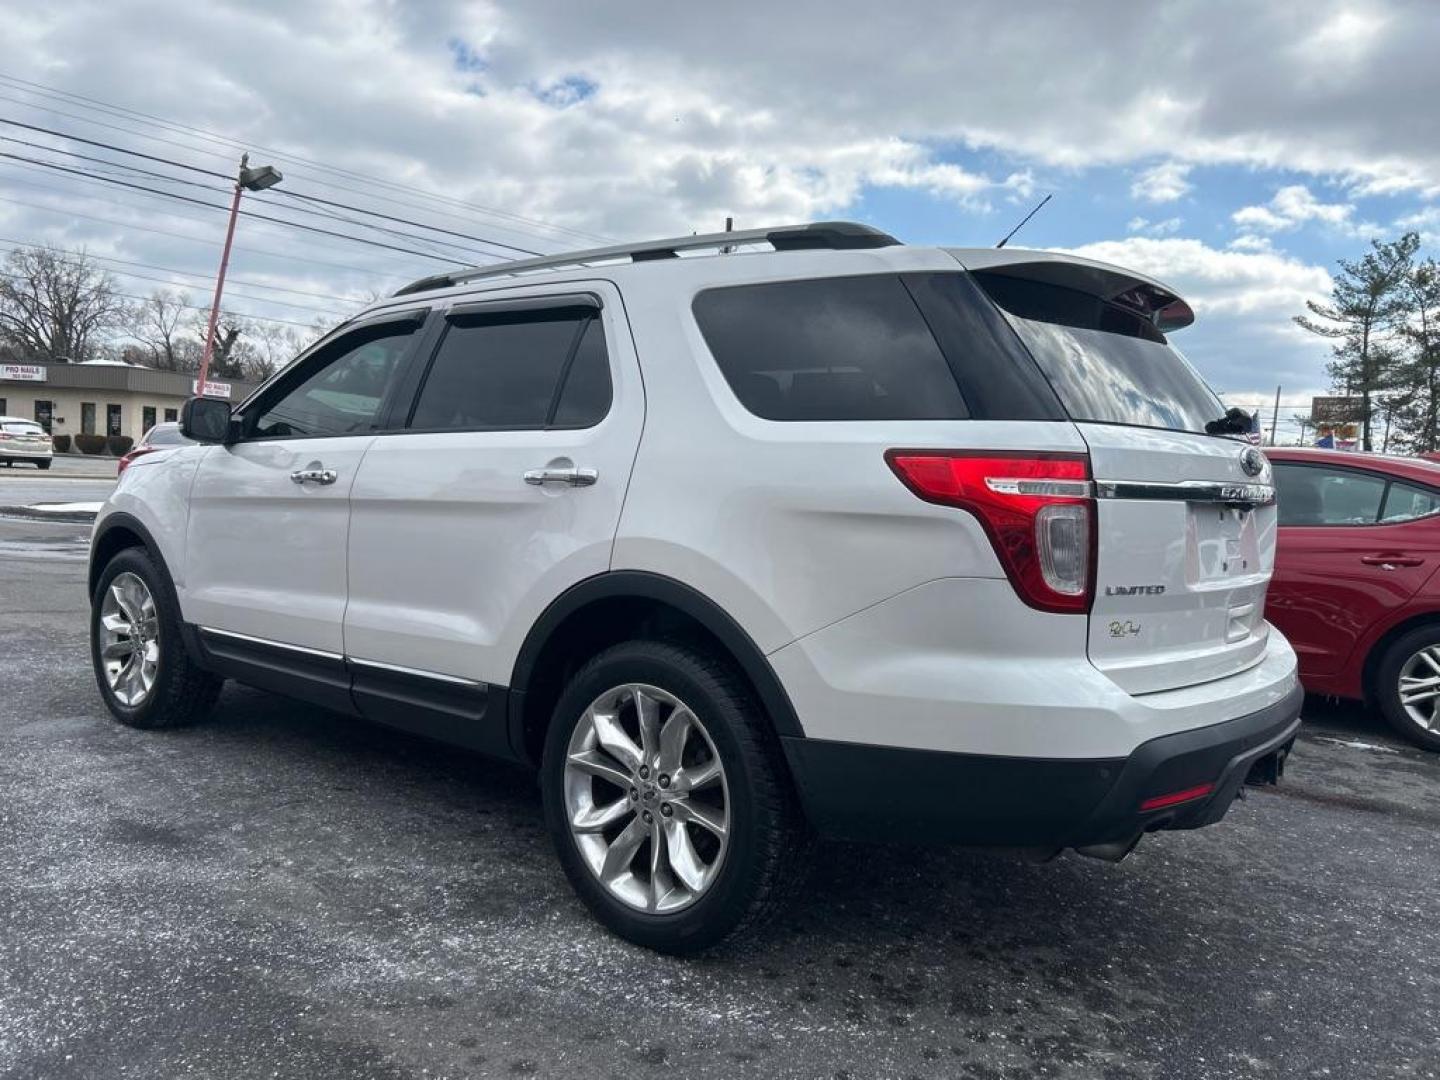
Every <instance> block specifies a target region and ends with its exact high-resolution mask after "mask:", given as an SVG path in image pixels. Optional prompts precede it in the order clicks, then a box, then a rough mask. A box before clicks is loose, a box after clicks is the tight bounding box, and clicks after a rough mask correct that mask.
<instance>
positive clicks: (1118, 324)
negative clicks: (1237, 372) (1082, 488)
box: [973, 271, 1225, 432]
mask: <svg viewBox="0 0 1440 1080" xmlns="http://www.w3.org/2000/svg"><path fill="white" fill-rule="evenodd" d="M973 277H974V279H975V281H976V282H977V283H978V284H979V286H980V287H981V288H982V289H984V290H985V293H986V295H988V296H989V297H990V299H992V300H993V301H995V303H996V305H997V306H999V307H1000V309H1001V310H1002V311H1004V312H1005V315H1006V317H1007V318H1008V319H1009V320H1010V324H1011V325H1012V326H1013V327H1014V328H1015V332H1016V333H1017V334H1019V335H1020V338H1021V340H1022V341H1024V342H1025V345H1026V347H1027V348H1028V349H1029V350H1030V353H1031V355H1032V356H1034V357H1035V361H1036V362H1037V363H1038V364H1039V365H1040V369H1041V370H1042V371H1043V372H1044V373H1045V376H1046V378H1048V379H1049V380H1050V385H1051V386H1052V387H1054V389H1055V392H1056V393H1057V394H1058V395H1059V396H1060V400H1061V402H1063V403H1064V405H1065V410H1066V411H1067V412H1068V413H1069V414H1070V416H1071V418H1072V419H1075V420H1081V421H1091V422H1094V423H1101V424H1126V425H1129V426H1131V427H1151V428H1166V429H1169V430H1173V431H1196V432H1203V431H1204V430H1205V425H1206V423H1207V422H1209V421H1211V420H1215V419H1218V418H1219V417H1220V416H1221V415H1222V414H1224V412H1225V406H1224V405H1222V404H1221V403H1220V399H1219V398H1218V397H1216V396H1215V391H1213V390H1211V389H1210V387H1209V386H1207V385H1206V383H1205V380H1204V379H1202V378H1201V377H1200V376H1199V374H1198V373H1197V372H1196V371H1195V369H1194V368H1193V367H1191V366H1190V362H1189V361H1188V360H1186V359H1185V357H1184V356H1183V355H1182V354H1181V353H1180V351H1179V350H1178V349H1176V348H1175V347H1174V346H1173V345H1171V344H1170V343H1169V342H1168V341H1166V340H1165V335H1163V334H1162V333H1160V331H1159V330H1157V329H1155V327H1154V326H1153V325H1152V324H1151V323H1149V322H1148V321H1146V320H1145V319H1143V318H1141V317H1140V316H1139V315H1136V314H1134V313H1133V312H1130V311H1128V310H1126V309H1125V308H1122V307H1120V306H1119V305H1116V304H1112V303H1109V302H1107V301H1105V300H1102V299H1100V298H1099V297H1095V296H1091V295H1089V294H1088V293H1083V292H1080V291H1079V290H1076V289H1067V288H1065V287H1063V286H1060V285H1051V284H1049V283H1048V282H1043V281H1031V280H1028V279H1025V278H1019V277H1013V276H1011V275H1008V274H1002V273H997V272H994V271H976V272H975V273H974V274H973Z"/></svg>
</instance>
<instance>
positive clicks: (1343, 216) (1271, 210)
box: [1230, 184, 1355, 232]
mask: <svg viewBox="0 0 1440 1080" xmlns="http://www.w3.org/2000/svg"><path fill="white" fill-rule="evenodd" d="M1354 213H1355V207H1354V205H1353V204H1351V203H1323V202H1321V201H1320V200H1318V199H1317V198H1315V196H1314V195H1312V194H1311V193H1310V189H1309V188H1307V187H1306V186H1305V185H1304V184H1290V185H1287V186H1286V187H1282V188H1281V189H1280V190H1279V191H1277V192H1276V193H1275V197H1274V198H1272V199H1271V200H1270V201H1269V202H1268V203H1266V204H1265V205H1263V206H1246V207H1243V208H1242V209H1240V210H1237V211H1235V213H1233V214H1232V215H1230V216H1231V219H1232V220H1233V221H1234V222H1235V224H1236V225H1239V226H1240V227H1241V228H1243V229H1253V230H1258V231H1260V232H1284V231H1288V230H1290V229H1296V228H1299V227H1300V226H1301V225H1304V224H1307V223H1309V222H1312V221H1313V222H1319V223H1320V224H1322V225H1328V226H1330V227H1332V228H1335V229H1340V230H1342V231H1346V232H1353V231H1354V230H1355V226H1354V225H1353V223H1352V221H1351V217H1352V216H1353V215H1354Z"/></svg>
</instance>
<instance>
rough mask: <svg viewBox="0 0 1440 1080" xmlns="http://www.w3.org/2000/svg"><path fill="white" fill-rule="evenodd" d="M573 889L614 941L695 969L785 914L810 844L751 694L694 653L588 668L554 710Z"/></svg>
mask: <svg viewBox="0 0 1440 1080" xmlns="http://www.w3.org/2000/svg"><path fill="white" fill-rule="evenodd" d="M541 770H542V775H541V783H542V788H543V792H544V801H545V817H546V823H547V825H548V826H549V829H550V834H551V838H552V839H553V840H554V843H555V848H556V851H557V853H558V854H559V857H560V862H561V865H562V866H563V867H564V869H565V873H566V876H567V877H569V879H570V882H571V884H572V885H573V886H574V887H575V890H576V891H577V892H578V893H579V894H580V897H581V899H582V900H584V902H585V904H586V905H587V906H588V907H589V908H590V910H591V911H592V912H593V913H594V914H595V916H596V917H597V918H598V919H599V920H600V921H601V922H602V923H604V924H605V925H606V926H607V927H609V928H610V929H611V930H613V931H614V932H615V933H617V934H619V935H620V936H621V937H624V938H626V939H628V940H630V941H633V942H635V943H636V944H639V945H645V946H647V947H649V948H652V949H657V950H659V951H662V952H669V953H677V954H685V953H694V952H698V951H700V950H702V949H705V948H708V947H710V946H712V945H715V944H717V943H718V942H720V941H721V940H723V939H724V938H726V937H729V936H730V935H732V934H735V933H736V932H738V931H740V930H742V929H745V928H747V927H749V926H751V925H753V924H755V923H757V922H759V921H761V919H762V918H763V917H764V916H766V915H768V914H771V913H773V912H774V911H775V910H776V909H777V908H778V907H780V906H781V905H782V901H783V898H784V897H785V896H786V895H787V894H788V891H789V888H790V887H791V886H793V885H794V884H795V883H796V882H797V880H798V875H799V874H800V873H801V868H802V866H803V863H804V860H803V858H797V855H801V854H803V853H804V852H805V850H806V849H807V848H808V835H807V830H806V826H805V823H804V821H803V820H802V817H801V814H800V812H799V808H798V806H797V805H796V803H795V798H794V795H793V792H792V791H791V788H790V785H789V780H788V777H787V776H786V774H785V768H784V764H783V761H782V759H781V754H780V750H779V746H778V745H777V743H776V740H775V738H774V735H773V734H772V733H771V732H770V730H769V729H768V727H767V726H766V721H765V718H764V715H763V713H762V711H761V709H760V707H759V705H758V703H757V702H756V701H755V700H754V695H753V694H752V693H751V691H750V689H749V687H748V685H747V684H746V683H745V682H744V680H743V679H741V678H740V677H739V675H738V674H737V673H736V672H735V671H734V670H733V669H732V668H731V667H730V666H729V665H728V664H726V663H723V662H721V661H718V660H716V659H715V658H713V657H711V656H708V655H706V654H705V653H703V652H701V651H699V650H696V649H693V648H691V647H690V646H687V645H679V644H672V643H668V642H656V641H632V642H626V643H624V644H620V645H616V646H614V647H612V648H609V649H607V650H605V651H604V652H602V653H600V654H599V655H598V656H596V657H594V658H593V659H592V660H590V662H589V663H587V664H586V665H585V666H584V667H583V668H581V669H580V671H579V672H577V673H576V674H575V676H574V678H572V679H571V680H570V682H569V684H568V685H567V686H566V688H565V691H564V693H563V694H562V695H561V697H560V701H559V703H558V704H557V705H556V709H555V714H554V718H553V720H552V722H551V725H550V729H549V733H548V735H547V738H546V745H545V752H544V757H543V761H542V765H541Z"/></svg>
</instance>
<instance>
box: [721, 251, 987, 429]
mask: <svg viewBox="0 0 1440 1080" xmlns="http://www.w3.org/2000/svg"><path fill="white" fill-rule="evenodd" d="M694 311H695V319H696V321H697V322H698V323H699V325H700V332H701V333H702V334H704V336H705V342H706V344H707V345H709V347H710V352H711V353H712V354H713V355H714V357H715V360H716V363H718V364H719V366H720V370H721V372H722V373H723V374H724V376H725V380H726V381H727V382H728V383H729V384H730V389H731V390H733V391H734V392H735V396H736V397H737V398H739V400H740V403H741V404H742V405H744V406H745V408H747V409H749V410H750V411H751V412H752V413H754V414H755V415H757V416H760V417H763V418H764V419H766V420H950V419H964V418H966V417H968V416H969V415H970V414H969V411H968V410H967V409H966V407H965V401H964V399H963V398H962V397H961V395H960V388H959V386H958V385H957V384H956V382H955V378H954V376H953V375H952V374H951V372H950V368H949V367H948V366H947V364H946V361H945V356H944V354H943V353H942V352H941V351H940V346H939V344H937V342H936V340H935V336H934V335H933V334H932V333H931V332H930V329H929V327H928V326H927V325H926V323H925V319H924V317H923V316H922V315H921V314H920V309H919V308H918V307H917V306H916V304H915V300H914V299H913V298H912V297H911V295H910V292H909V291H908V290H907V289H906V287H905V285H904V283H903V282H902V281H901V280H900V278H899V277H898V276H897V275H894V274H885V275H874V276H866V277H850V278H817V279H813V280H802V281H781V282H773V283H768V284H761V285H738V286H730V287H726V288H718V289H709V290H706V291H705V292H702V293H700V295H699V296H697V297H696V298H695V305H694Z"/></svg>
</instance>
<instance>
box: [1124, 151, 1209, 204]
mask: <svg viewBox="0 0 1440 1080" xmlns="http://www.w3.org/2000/svg"><path fill="white" fill-rule="evenodd" d="M1190 169H1191V166H1189V165H1186V164H1183V163H1181V162H1178V161H1162V162H1161V163H1160V164H1159V165H1152V166H1151V167H1150V168H1148V169H1146V170H1145V171H1144V172H1142V173H1141V174H1140V175H1139V176H1137V177H1136V178H1135V181H1134V182H1133V183H1132V184H1131V185H1130V194H1131V196H1132V197H1134V198H1136V199H1143V200H1144V201H1145V202H1152V203H1167V202H1174V201H1175V200H1176V199H1179V198H1181V197H1182V196H1184V195H1186V194H1187V193H1189V191H1190V190H1191V188H1192V186H1193V185H1192V184H1191V183H1190V180H1189V176H1190Z"/></svg>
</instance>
